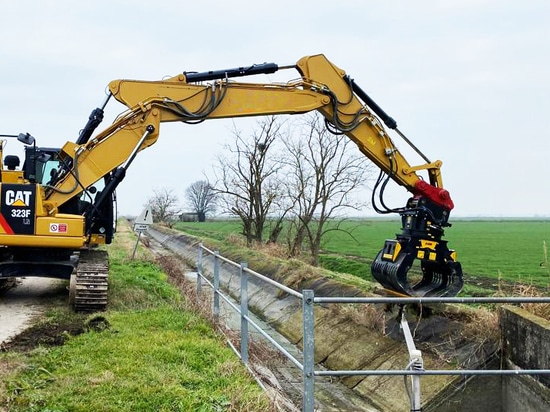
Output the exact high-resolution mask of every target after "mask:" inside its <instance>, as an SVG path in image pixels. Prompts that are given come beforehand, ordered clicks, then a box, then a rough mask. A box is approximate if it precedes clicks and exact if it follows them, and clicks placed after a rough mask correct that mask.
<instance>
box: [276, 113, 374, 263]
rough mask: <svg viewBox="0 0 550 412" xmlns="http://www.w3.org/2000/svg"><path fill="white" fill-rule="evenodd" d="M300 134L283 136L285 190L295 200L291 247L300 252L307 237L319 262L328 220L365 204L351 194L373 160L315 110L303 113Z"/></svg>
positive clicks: (360, 184)
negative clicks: (336, 132) (330, 128)
mask: <svg viewBox="0 0 550 412" xmlns="http://www.w3.org/2000/svg"><path fill="white" fill-rule="evenodd" d="M304 119H305V121H304V124H303V127H302V128H301V131H302V132H301V134H300V136H298V137H296V136H294V137H292V138H291V137H287V138H285V139H284V141H285V146H286V153H287V160H286V164H287V167H288V168H289V172H288V174H287V193H286V195H287V196H288V197H289V198H290V199H291V203H292V204H293V205H294V209H293V210H292V214H293V216H294V219H293V221H292V225H291V229H292V236H291V237H290V238H289V252H290V253H291V255H298V254H299V253H300V251H301V250H302V248H303V246H304V243H307V245H308V247H309V250H310V255H311V263H312V264H314V265H317V264H318V261H319V252H320V249H321V240H322V237H323V235H324V234H325V233H326V232H327V231H328V230H335V228H336V227H335V226H334V225H331V226H330V227H329V226H328V225H327V221H328V220H329V219H333V218H335V217H337V216H339V215H341V213H342V212H343V211H344V210H357V209H360V208H362V207H364V206H365V205H366V202H360V201H357V200H355V199H353V196H352V194H353V193H354V192H356V191H357V190H358V189H360V188H363V187H365V184H366V182H367V179H368V177H369V175H370V173H371V170H372V167H373V166H372V164H371V163H370V162H369V161H368V160H367V159H366V158H365V157H364V156H363V155H361V154H360V153H359V150H358V149H357V147H356V146H355V145H354V144H353V143H352V141H351V140H349V139H348V138H347V137H346V136H343V135H333V134H331V133H330V132H329V131H328V130H327V129H326V127H325V125H324V122H323V121H322V118H321V116H320V115H318V114H315V113H314V114H308V115H306V116H304Z"/></svg>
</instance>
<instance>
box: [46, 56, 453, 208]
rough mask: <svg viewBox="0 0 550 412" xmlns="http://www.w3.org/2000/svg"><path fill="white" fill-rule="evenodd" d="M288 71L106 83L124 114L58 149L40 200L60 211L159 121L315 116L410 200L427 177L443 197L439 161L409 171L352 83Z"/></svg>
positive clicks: (319, 69)
mask: <svg viewBox="0 0 550 412" xmlns="http://www.w3.org/2000/svg"><path fill="white" fill-rule="evenodd" d="M253 67H254V66H253ZM290 67H292V68H295V69H297V70H298V72H299V73H300V75H301V79H299V80H296V81H290V82H288V83H286V84H280V83H267V84H262V83H239V82H234V81H230V80H229V79H228V78H221V79H218V80H216V81H215V82H213V83H210V84H196V83H192V82H190V81H189V78H191V77H192V74H180V75H178V76H175V77H172V78H170V79H168V80H163V81H136V80H115V81H112V82H111V83H110V84H109V90H110V92H111V94H112V95H113V96H114V97H115V99H117V100H118V101H120V102H121V103H123V104H125V105H126V106H127V107H128V111H127V112H125V113H123V114H122V115H121V116H120V117H119V118H118V119H117V120H116V121H115V122H114V123H113V124H112V125H111V126H110V127H109V128H107V129H106V130H104V131H103V132H101V133H99V134H98V135H97V136H95V137H94V138H92V139H91V140H89V141H88V142H87V143H86V144H83V145H78V144H75V143H70V142H69V143H67V144H66V145H65V146H64V147H63V149H62V157H63V156H66V157H67V158H69V159H72V162H73V164H74V166H73V170H74V172H73V173H71V174H67V175H66V176H65V177H64V179H62V180H60V182H59V183H58V184H57V185H56V187H55V190H52V191H51V192H49V195H48V200H49V201H51V202H52V203H53V204H56V205H57V206H61V205H63V204H64V203H65V202H66V201H68V200H69V199H71V198H73V197H74V196H76V195H78V194H79V193H80V192H81V191H82V190H83V188H86V187H88V186H89V185H92V184H93V183H95V182H96V181H97V180H98V179H100V178H101V177H102V176H105V175H106V174H108V173H109V172H111V171H112V170H114V169H115V168H117V167H118V166H120V165H122V164H123V163H124V162H126V161H127V160H128V159H129V158H131V157H133V156H135V154H136V153H137V152H139V151H141V150H143V149H144V148H146V147H148V146H151V145H152V144H154V143H155V142H156V140H157V138H158V136H159V132H160V130H159V129H160V123H162V122H174V121H184V122H190V123H193V122H197V121H201V120H205V119H218V118H232V117H245V116H259V115H275V114H297V113H306V112H310V111H313V110H318V111H319V112H320V113H321V114H322V115H323V116H324V117H325V118H326V119H328V121H329V122H330V123H332V125H333V126H334V127H335V129H337V130H339V131H341V132H343V133H345V134H346V135H347V136H348V137H349V138H350V139H351V140H353V141H354V142H355V143H356V144H357V146H358V148H359V150H360V151H361V152H362V153H364V154H365V155H366V156H367V157H368V158H369V159H371V160H372V161H373V162H374V163H375V164H376V165H377V166H378V167H379V168H381V169H382V170H383V171H384V172H385V173H387V174H389V175H391V177H392V179H394V180H395V181H396V182H397V183H399V184H400V185H402V186H404V187H405V188H407V189H408V190H409V191H411V192H412V193H418V192H422V191H423V190H422V187H424V188H425V187H426V186H429V185H426V184H425V182H424V181H423V180H422V179H421V178H420V177H419V175H418V174H417V171H420V170H427V171H428V176H429V177H428V179H429V183H430V185H431V186H432V188H437V189H438V190H437V191H436V196H443V198H442V199H441V200H440V203H441V202H445V200H446V198H448V193H447V192H446V191H444V190H441V189H442V187H443V185H442V180H441V173H440V167H441V162H440V161H436V162H426V163H424V164H420V165H416V166H411V165H409V163H408V162H407V161H406V159H405V158H404V157H403V156H402V155H401V153H400V152H399V151H398V149H397V148H396V147H395V145H394V143H393V142H392V140H391V139H390V137H389V135H388V134H387V132H386V130H385V129H384V127H383V125H382V124H381V122H380V120H379V119H378V118H377V117H376V116H375V115H374V114H373V113H372V112H371V110H369V108H368V107H367V105H366V104H365V102H362V101H361V100H360V99H359V98H358V96H357V94H356V93H354V88H353V86H354V83H353V81H352V80H350V79H349V77H348V76H346V73H345V72H344V71H343V70H341V69H340V68H338V67H336V66H335V65H334V64H332V63H331V62H330V61H328V60H327V59H326V57H325V56H324V55H314V56H307V57H304V58H302V59H300V60H299V61H298V62H297V63H296V65H295V66H290ZM285 68H289V67H285ZM277 69H278V68H277ZM242 70H243V74H242V75H246V74H247V73H246V72H245V69H242ZM210 73H214V72H210ZM240 75H241V74H240ZM77 180H78V182H77ZM419 184H420V186H422V187H420V188H419ZM451 208H452V207H451Z"/></svg>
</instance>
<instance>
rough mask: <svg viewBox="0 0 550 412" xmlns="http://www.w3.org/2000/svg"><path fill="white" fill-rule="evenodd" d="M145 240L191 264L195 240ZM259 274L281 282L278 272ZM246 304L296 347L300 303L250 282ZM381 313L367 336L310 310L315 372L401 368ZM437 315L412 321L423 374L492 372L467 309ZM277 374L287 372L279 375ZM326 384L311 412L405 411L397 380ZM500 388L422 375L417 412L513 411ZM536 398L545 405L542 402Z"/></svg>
mask: <svg viewBox="0 0 550 412" xmlns="http://www.w3.org/2000/svg"><path fill="white" fill-rule="evenodd" d="M148 236H150V237H151V238H152V239H155V240H156V241H158V242H159V243H160V244H162V245H163V246H164V247H167V248H169V249H170V250H172V251H174V252H175V253H177V254H178V255H179V256H181V257H182V258H183V259H184V260H185V261H186V262H187V263H188V264H190V265H195V264H196V260H197V253H198V240H197V239H196V238H193V237H190V236H187V235H184V234H182V233H181V232H176V231H171V230H169V229H166V228H163V227H154V228H151V229H150V230H149V232H148ZM227 257H229V258H231V256H227ZM207 266H209V267H204V268H203V272H204V273H205V274H208V273H210V274H211V267H212V265H207ZM251 268H252V269H254V268H253V267H251ZM220 272H221V273H220V279H221V286H222V288H224V289H225V290H226V291H228V292H229V293H230V294H234V295H235V296H238V291H239V288H240V281H239V278H238V273H236V270H235V269H234V268H232V267H226V265H223V266H222V270H221V271H220ZM263 274H264V275H267V276H270V277H272V278H275V279H276V280H277V281H279V282H281V283H285V279H281V278H280V274H277V273H269V274H266V273H263ZM293 283H295V281H293ZM294 286H296V285H294ZM295 289H297V290H301V289H313V290H315V293H316V295H318V296H358V295H364V292H362V291H360V290H359V289H354V288H353V287H350V286H348V285H339V284H338V283H337V282H335V281H333V280H331V279H327V278H323V277H322V276H321V277H315V276H314V277H312V278H309V279H303V280H302V281H301V282H300V284H299V285H298V287H295ZM249 304H250V307H251V308H252V310H253V311H254V312H255V313H256V314H257V315H258V316H259V317H260V318H261V319H262V320H263V321H264V322H266V324H267V325H269V326H271V327H273V328H274V329H276V331H277V333H280V334H281V335H282V336H283V337H284V338H285V339H286V340H288V342H289V343H290V344H291V345H293V346H295V347H296V348H298V349H299V348H300V347H301V340H302V318H301V303H300V302H299V301H298V300H297V299H295V298H293V297H291V296H282V295H281V294H280V293H279V291H278V290H277V289H275V288H274V287H272V286H269V285H266V284H265V283H263V284H259V283H257V282H256V281H251V289H250V295H249ZM379 309H381V308H379ZM382 309H384V310H385V312H384V321H383V323H384V324H385V327H384V328H383V329H382V330H374V329H373V328H371V327H367V326H365V325H364V324H363V323H362V322H357V319H356V317H357V312H355V313H350V312H349V311H346V310H345V308H341V307H338V308H336V309H335V308H334V307H332V306H331V307H322V306H316V308H315V360H316V362H318V363H319V365H320V366H319V367H320V368H321V367H326V368H329V369H349V370H351V369H357V370H360V369H403V368H404V367H405V366H406V364H407V361H408V353H407V349H406V346H405V343H404V340H403V336H402V334H401V331H400V330H399V325H398V323H397V322H396V321H395V315H396V308H388V307H386V308H382ZM440 309H441V308H429V312H431V313H430V315H429V316H426V314H423V315H422V316H411V318H412V321H411V329H412V330H413V331H414V333H415V342H416V344H417V347H418V348H419V349H421V350H422V354H423V358H424V363H425V368H426V369H456V368H457V367H459V368H467V369H476V368H488V369H494V368H498V365H499V363H500V360H499V357H498V354H499V342H498V341H497V340H491V339H482V340H476V339H471V338H470V337H468V336H467V334H466V333H465V328H464V325H465V320H468V319H471V317H472V313H473V311H472V310H470V309H468V308H466V309H458V308H456V307H452V308H451V307H446V308H444V309H445V310H440ZM495 365H497V366H496V367H495ZM283 373H287V374H289V373H290V372H288V370H286V372H283ZM288 380H289V381H294V383H295V384H294V387H293V389H291V390H300V382H299V380H300V377H299V376H296V375H295V376H290V377H289V379H288ZM330 385H331V382H327V381H319V382H318V381H317V380H316V398H318V399H320V400H321V401H320V407H319V409H318V410H338V411H359V410H365V411H397V412H398V411H409V410H410V406H409V405H410V403H409V399H408V396H407V392H406V390H405V384H404V379H403V377H402V376H368V377H360V376H358V377H348V378H343V379H338V380H337V385H334V386H330ZM503 387H504V386H503V383H502V379H500V378H494V377H493V378H492V379H491V378H488V377H479V378H472V379H468V380H464V379H461V378H457V377H452V376H426V377H423V378H422V400H423V410H424V411H428V412H429V411H436V410H437V411H443V412H445V411H449V412H451V411H462V410H469V411H482V410H483V411H485V410H497V411H498V410H502V411H512V410H514V409H509V408H508V407H507V406H506V405H511V404H512V403H511V402H510V401H507V402H503V399H505V396H504V395H503V392H502V390H503V389H502V388H503ZM338 388H340V389H338ZM541 399H542V400H543V401H544V399H545V398H544V396H542V398H541ZM537 405H539V403H537V402H534V406H533V408H535V409H527V410H532V411H537V410H546V409H536V408H537V407H538V406H537Z"/></svg>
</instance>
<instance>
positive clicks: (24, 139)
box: [17, 133, 35, 145]
mask: <svg viewBox="0 0 550 412" xmlns="http://www.w3.org/2000/svg"><path fill="white" fill-rule="evenodd" d="M17 140H19V141H20V142H21V143H23V144H26V145H31V144H34V142H35V140H34V137H32V136H31V135H30V134H28V133H19V136H17Z"/></svg>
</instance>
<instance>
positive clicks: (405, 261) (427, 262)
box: [371, 239, 464, 297]
mask: <svg viewBox="0 0 550 412" xmlns="http://www.w3.org/2000/svg"><path fill="white" fill-rule="evenodd" d="M422 242H423V241H415V239H401V240H399V239H398V240H387V241H386V244H385V245H384V249H382V250H381V251H380V252H379V253H378V255H377V256H376V259H375V260H374V262H373V263H372V266H371V271H372V276H373V277H374V278H375V279H376V280H377V281H378V282H379V283H380V284H381V285H382V286H384V288H386V289H389V290H391V291H394V292H397V293H399V294H403V295H408V296H420V297H422V296H449V297H452V296H456V295H457V294H458V293H459V292H460V291H461V290H462V286H463V285H464V279H463V277H462V268H461V265H460V263H459V262H456V261H454V251H451V250H449V249H447V246H446V244H445V243H446V242H444V241H442V243H439V242H438V243H437V244H435V243H436V242H429V248H428V250H426V248H425V247H424V248H423V247H422ZM424 242H426V241H424ZM403 244H404V247H403V246H402V245H403ZM415 244H416V245H415ZM415 259H419V260H420V272H421V276H422V277H421V279H420V280H417V281H415V282H411V281H410V280H409V277H408V275H409V270H410V269H411V268H412V267H413V263H414V261H415Z"/></svg>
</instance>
